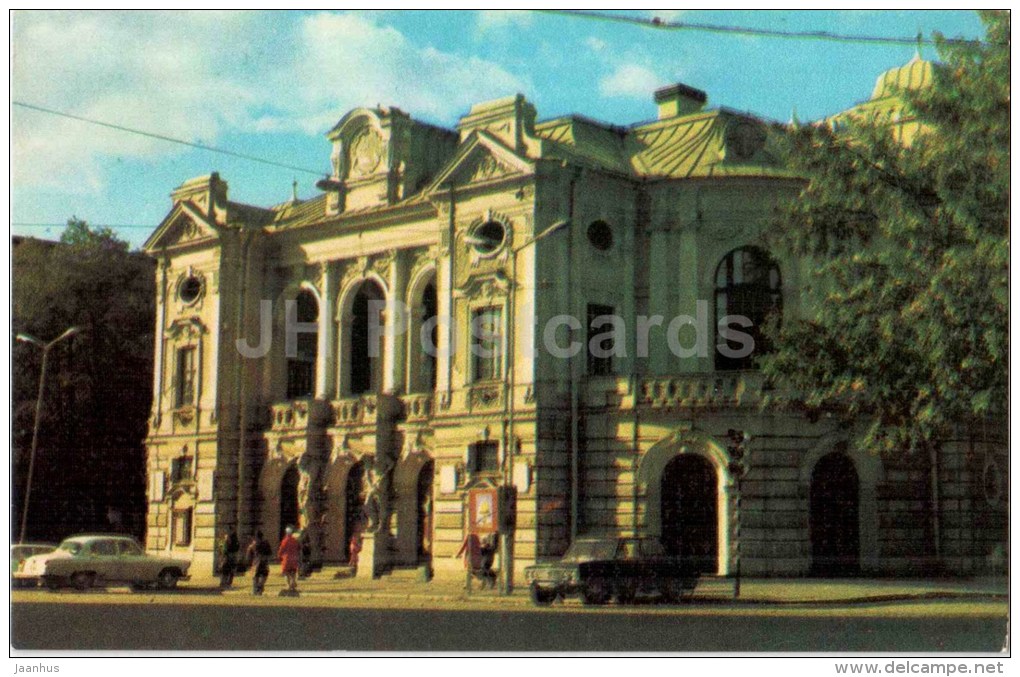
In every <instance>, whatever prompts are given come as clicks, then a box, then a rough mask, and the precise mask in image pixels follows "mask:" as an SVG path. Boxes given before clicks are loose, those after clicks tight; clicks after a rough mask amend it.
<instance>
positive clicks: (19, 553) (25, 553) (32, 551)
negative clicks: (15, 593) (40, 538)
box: [11, 543, 57, 588]
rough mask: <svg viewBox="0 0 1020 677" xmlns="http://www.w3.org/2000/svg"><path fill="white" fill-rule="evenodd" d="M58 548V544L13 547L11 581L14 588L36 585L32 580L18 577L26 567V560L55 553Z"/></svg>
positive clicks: (30, 544) (27, 544) (19, 544)
mask: <svg viewBox="0 0 1020 677" xmlns="http://www.w3.org/2000/svg"><path fill="white" fill-rule="evenodd" d="M56 547H57V545H56V543H15V544H14V545H12V546H11V580H12V584H13V586H14V587H16V588H17V587H24V586H25V585H33V586H34V585H35V583H36V581H34V580H32V579H28V580H25V579H19V578H16V575H17V573H18V572H19V571H21V568H22V567H23V566H25V560H26V559H28V558H29V557H33V556H35V555H45V554H46V553H48V552H53V550H54V549H55V548H56Z"/></svg>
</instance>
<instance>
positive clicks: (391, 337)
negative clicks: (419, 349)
mask: <svg viewBox="0 0 1020 677" xmlns="http://www.w3.org/2000/svg"><path fill="white" fill-rule="evenodd" d="M405 268H406V263H405V261H404V256H403V252H399V251H398V252H396V253H395V255H394V256H393V262H392V263H391V264H390V269H389V272H388V278H387V280H386V284H387V286H389V294H388V296H387V298H386V318H385V322H384V325H385V334H384V336H383V392H385V393H397V392H399V391H402V390H403V384H404V363H405V362H406V357H407V356H406V354H405V351H404V350H402V349H401V348H402V346H403V345H404V341H402V340H401V339H402V338H403V336H404V335H405V334H406V333H407V319H408V318H407V312H406V310H407V309H406V304H405V303H404V298H405V297H406V295H407V271H406V270H405Z"/></svg>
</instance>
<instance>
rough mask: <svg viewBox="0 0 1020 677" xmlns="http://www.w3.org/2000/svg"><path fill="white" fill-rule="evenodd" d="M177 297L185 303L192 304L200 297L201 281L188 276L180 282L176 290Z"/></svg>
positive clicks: (193, 276)
mask: <svg viewBox="0 0 1020 677" xmlns="http://www.w3.org/2000/svg"><path fill="white" fill-rule="evenodd" d="M177 295H178V296H179V297H180V299H181V301H184V302H185V303H194V302H195V301H196V300H198V297H199V296H201V295H202V280H201V278H199V277H196V276H195V275H189V276H188V277H186V278H184V279H183V280H181V284H180V286H179V287H178V288H177Z"/></svg>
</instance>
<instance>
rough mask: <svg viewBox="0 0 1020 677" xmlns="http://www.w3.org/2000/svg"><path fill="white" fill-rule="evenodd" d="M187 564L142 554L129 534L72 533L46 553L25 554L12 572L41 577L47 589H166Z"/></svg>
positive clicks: (184, 575) (181, 576) (185, 575)
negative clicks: (110, 586) (107, 585)
mask: <svg viewBox="0 0 1020 677" xmlns="http://www.w3.org/2000/svg"><path fill="white" fill-rule="evenodd" d="M190 566H191V562H190V561H188V560H183V559H175V558H171V557H160V556H154V555H149V554H146V552H145V551H144V550H142V546H140V545H139V544H138V541H136V540H135V539H133V538H131V537H130V536H114V535H109V536H107V535H94V536H74V537H72V538H68V539H66V540H64V541H63V542H62V543H61V544H60V545H59V546H57V549H56V550H54V551H53V552H51V553H49V554H46V555H36V556H35V557H29V558H28V559H27V560H25V564H24V566H23V567H21V570H20V571H18V572H17V573H15V574H14V576H15V578H16V579H19V580H27V579H34V580H37V581H41V582H42V584H43V585H45V586H46V587H47V588H50V589H51V590H54V589H56V588H59V587H62V586H65V585H72V586H74V587H75V588H77V589H78V590H88V589H89V588H91V587H92V586H93V585H97V584H105V583H127V584H130V585H131V586H132V587H135V588H145V587H149V586H151V585H156V586H158V587H160V588H163V589H165V590H169V589H171V588H174V587H175V586H176V585H177V581H180V580H187V578H188V568H189V567H190Z"/></svg>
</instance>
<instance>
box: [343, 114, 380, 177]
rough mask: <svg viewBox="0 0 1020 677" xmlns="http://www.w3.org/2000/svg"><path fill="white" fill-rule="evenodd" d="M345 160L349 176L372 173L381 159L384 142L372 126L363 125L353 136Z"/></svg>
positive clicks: (361, 175)
mask: <svg viewBox="0 0 1020 677" xmlns="http://www.w3.org/2000/svg"><path fill="white" fill-rule="evenodd" d="M348 147H349V150H348V155H347V162H348V167H349V168H350V170H349V175H350V177H351V178H359V177H364V176H368V175H370V174H372V173H374V172H375V171H376V170H377V169H378V168H379V165H381V164H382V161H383V151H384V150H385V147H386V144H385V142H384V141H383V138H382V134H380V133H379V132H378V131H377V130H376V129H375V128H374V127H372V126H370V125H365V126H364V127H362V128H361V129H360V130H358V132H357V133H355V135H354V136H353V138H352V139H351V141H350V143H349V144H348Z"/></svg>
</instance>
